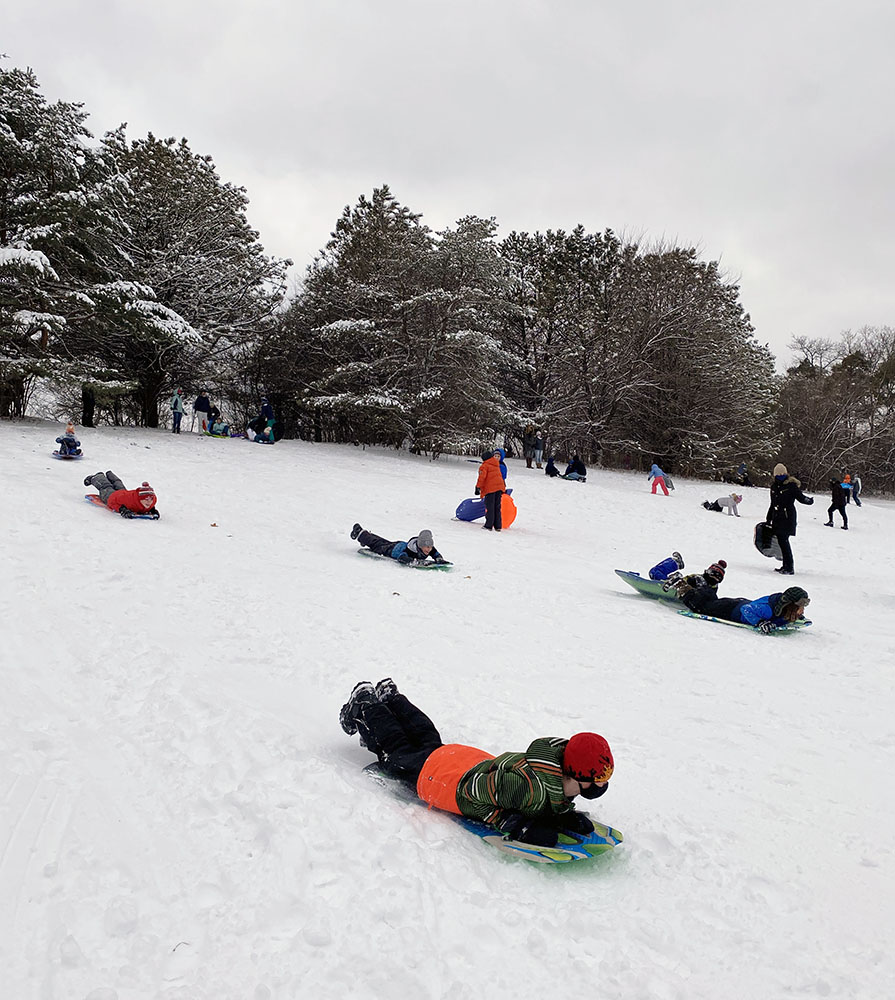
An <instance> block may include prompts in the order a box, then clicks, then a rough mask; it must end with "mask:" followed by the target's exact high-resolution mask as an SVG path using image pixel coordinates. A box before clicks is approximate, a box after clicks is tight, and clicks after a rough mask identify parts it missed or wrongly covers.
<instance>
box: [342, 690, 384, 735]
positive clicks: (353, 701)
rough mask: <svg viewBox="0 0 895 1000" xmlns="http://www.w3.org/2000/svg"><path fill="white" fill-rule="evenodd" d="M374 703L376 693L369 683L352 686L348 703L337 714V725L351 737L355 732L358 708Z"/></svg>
mask: <svg viewBox="0 0 895 1000" xmlns="http://www.w3.org/2000/svg"><path fill="white" fill-rule="evenodd" d="M374 701H376V692H375V690H374V689H373V684H372V682H371V681H360V683H358V684H355V685H354V690H353V691H352V692H351V694H350V695H349V696H348V701H346V702H345V704H344V705H343V706H342V711H341V712H339V725H340V726H341V727H342V729H343V730H344V731H345V732H346V733H348V735H349V736H353V735H354V734H355V733H356V732H357V718H356V716H357V710H358V707H359V706H360V705H368V704H370V703H371V702H374Z"/></svg>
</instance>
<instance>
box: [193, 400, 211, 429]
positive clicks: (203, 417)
mask: <svg viewBox="0 0 895 1000" xmlns="http://www.w3.org/2000/svg"><path fill="white" fill-rule="evenodd" d="M193 415H194V417H195V419H196V422H197V423H198V425H199V430H198V433H199V434H202V433H203V432H204V431H206V430H208V420H209V417H210V416H211V400H210V399H209V398H208V393H207V392H206V391H205V390H204V389H200V390H199V395H198V396H197V397H196V402H195V403H193Z"/></svg>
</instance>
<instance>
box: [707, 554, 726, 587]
mask: <svg viewBox="0 0 895 1000" xmlns="http://www.w3.org/2000/svg"><path fill="white" fill-rule="evenodd" d="M726 569H727V563H726V562H725V561H724V560H723V559H719V560H718V561H717V562H714V563H712V565H711V566H709V567H708V569H707V570H706V571H705V572H704V573H703V574H702V575H703V576H710V577H711V578H712V579H713V580H717V581H718V583H720V582H721V581H722V580H723V579H724V570H726Z"/></svg>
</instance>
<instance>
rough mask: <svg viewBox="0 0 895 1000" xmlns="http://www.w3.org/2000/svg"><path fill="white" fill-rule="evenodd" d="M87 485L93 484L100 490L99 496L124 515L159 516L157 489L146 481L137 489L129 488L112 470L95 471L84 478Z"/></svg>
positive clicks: (111, 507)
mask: <svg viewBox="0 0 895 1000" xmlns="http://www.w3.org/2000/svg"><path fill="white" fill-rule="evenodd" d="M84 485H85V486H93V487H94V488H95V489H96V490H97V491H98V492H99V498H100V500H102V502H103V503H104V504H105V505H106V506H107V507H108V508H109V510H114V511H115V512H116V513H118V514H120V515H121V516H122V517H133V516H134V515H135V514H150V513H151V514H153V516H155V517H158V516H159V513H158V511H157V510H156V509H155V505H156V501H157V498H156V495H155V490H153V488H152V487H151V486H150V485H149V483H147V482H144V483H142V485H141V486H140V487H139V489H136V490H129V489H128V488H127V487H126V486H125V485H124V483H123V482H122V481H121V480H120V479H119V478H118V476H116V475H115V473H114V472H112V471H111V470H110V471H109V472H95V473H94V474H93V475H92V476H87V477H86V478H85V480H84Z"/></svg>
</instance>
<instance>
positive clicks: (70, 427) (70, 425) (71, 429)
mask: <svg viewBox="0 0 895 1000" xmlns="http://www.w3.org/2000/svg"><path fill="white" fill-rule="evenodd" d="M65 433H66V434H71V436H72V437H74V436H75V425H74V424H73V423H71V421H69V423H67V424H66V425H65Z"/></svg>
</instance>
